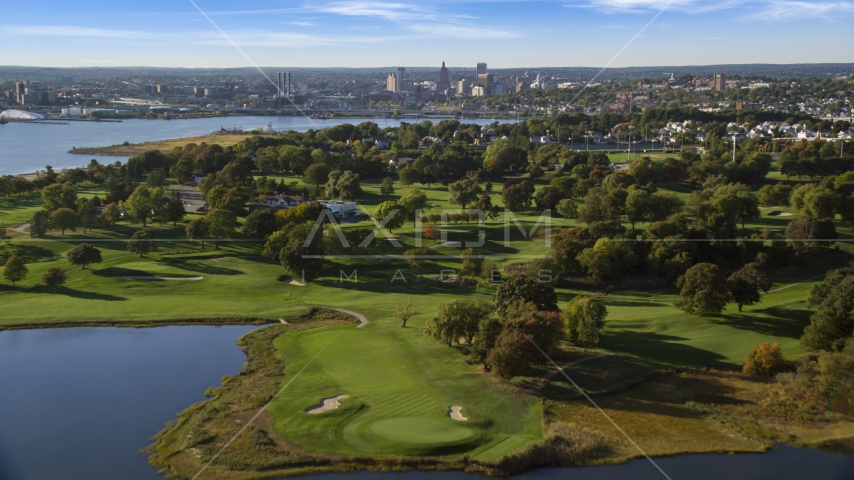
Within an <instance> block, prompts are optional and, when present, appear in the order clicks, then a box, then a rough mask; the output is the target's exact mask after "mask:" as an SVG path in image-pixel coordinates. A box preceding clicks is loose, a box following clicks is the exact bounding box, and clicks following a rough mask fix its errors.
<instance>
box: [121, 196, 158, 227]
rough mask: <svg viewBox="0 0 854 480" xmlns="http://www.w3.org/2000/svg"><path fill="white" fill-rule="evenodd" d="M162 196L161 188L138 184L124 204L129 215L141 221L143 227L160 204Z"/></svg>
mask: <svg viewBox="0 0 854 480" xmlns="http://www.w3.org/2000/svg"><path fill="white" fill-rule="evenodd" d="M162 198H163V189H162V188H148V187H146V186H139V187H136V190H134V191H133V193H132V194H131V196H130V197H128V199H127V202H125V205H126V206H127V209H128V213H129V214H130V216H131V217H132V218H134V219H136V220H139V221H140V222H142V226H143V228H144V227H146V226H147V222H148V219H149V218H151V216H152V215H153V214H154V210H155V209H156V208H157V207H158V206H159V205H160V203H161V201H162Z"/></svg>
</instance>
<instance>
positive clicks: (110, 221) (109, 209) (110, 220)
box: [101, 202, 122, 225]
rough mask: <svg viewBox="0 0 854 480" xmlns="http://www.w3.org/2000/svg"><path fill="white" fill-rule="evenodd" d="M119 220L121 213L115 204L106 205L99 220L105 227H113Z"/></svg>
mask: <svg viewBox="0 0 854 480" xmlns="http://www.w3.org/2000/svg"><path fill="white" fill-rule="evenodd" d="M121 218H122V211H121V209H120V208H119V206H118V205H117V204H116V203H115V202H113V203H110V204H108V205H107V206H106V207H104V211H103V212H101V219H102V220H103V222H104V223H106V224H107V225H115V223H116V222H118V221H119V220H121Z"/></svg>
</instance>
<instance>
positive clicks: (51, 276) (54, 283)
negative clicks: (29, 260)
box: [42, 267, 66, 287]
mask: <svg viewBox="0 0 854 480" xmlns="http://www.w3.org/2000/svg"><path fill="white" fill-rule="evenodd" d="M65 279H66V276H65V269H64V268H62V267H50V268H48V269H47V270H46V271H45V272H44V273H43V274H42V283H43V284H44V285H47V286H48V287H59V286H62V285H64V284H65Z"/></svg>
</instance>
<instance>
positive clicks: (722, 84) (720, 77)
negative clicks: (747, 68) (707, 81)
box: [709, 73, 726, 92]
mask: <svg viewBox="0 0 854 480" xmlns="http://www.w3.org/2000/svg"><path fill="white" fill-rule="evenodd" d="M709 86H710V87H712V89H713V90H715V91H716V92H722V91H724V89H725V88H726V74H723V73H716V74H715V79H714V81H713V82H712V84H711V85H709Z"/></svg>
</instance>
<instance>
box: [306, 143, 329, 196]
mask: <svg viewBox="0 0 854 480" xmlns="http://www.w3.org/2000/svg"><path fill="white" fill-rule="evenodd" d="M315 151H316V152H317V151H322V150H315ZM329 173H330V170H329V167H327V166H326V165H324V164H314V165H312V166H310V167H308V168H306V169H305V175H304V177H305V182H306V183H310V184H314V186H315V187H319V186H320V185H322V184H324V183H326V181H327V180H329Z"/></svg>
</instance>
